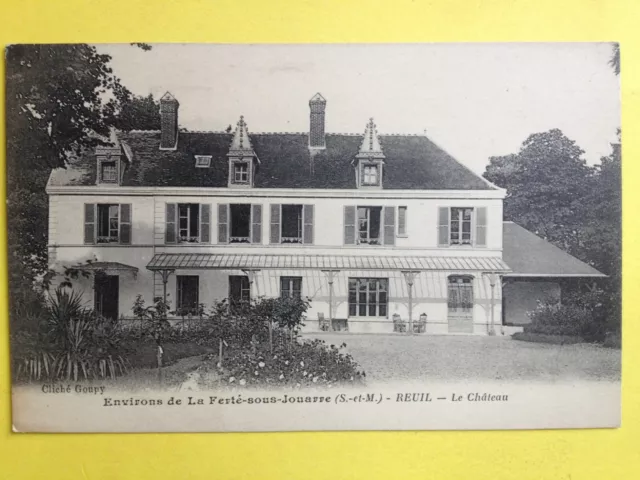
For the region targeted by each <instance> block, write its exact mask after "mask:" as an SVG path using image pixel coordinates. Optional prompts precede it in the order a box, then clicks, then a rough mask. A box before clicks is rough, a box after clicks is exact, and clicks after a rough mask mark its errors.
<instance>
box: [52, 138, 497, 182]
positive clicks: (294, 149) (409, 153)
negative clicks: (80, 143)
mask: <svg viewBox="0 0 640 480" xmlns="http://www.w3.org/2000/svg"><path fill="white" fill-rule="evenodd" d="M249 137H250V139H251V145H252V146H253V149H254V151H255V153H256V155H257V156H258V158H259V159H260V164H259V165H258V167H257V170H256V177H255V184H254V186H255V187H256V188H331V189H355V188H356V180H355V174H354V170H353V165H352V164H351V161H352V160H353V159H354V157H355V156H356V155H357V153H358V151H359V148H360V145H361V144H362V141H363V138H364V135H362V134H360V135H350V134H327V135H326V149H324V150H319V151H317V152H314V154H313V155H311V154H310V152H309V148H308V145H309V135H308V134H307V133H249ZM118 139H119V141H120V143H121V144H123V145H126V146H127V147H128V148H129V150H130V152H131V157H132V163H131V165H128V166H127V168H126V171H125V173H124V178H123V181H122V185H124V186H177V187H226V186H227V177H228V170H227V169H228V159H227V154H228V153H229V147H230V145H231V141H232V134H231V133H223V132H182V131H181V132H180V134H179V141H178V146H177V149H176V150H175V151H161V150H160V149H159V145H160V132H159V131H135V130H134V131H131V132H127V133H124V132H119V133H118ZM380 144H381V147H382V150H383V151H384V153H385V156H386V159H385V167H384V170H383V188H385V189H414V190H417V189H424V190H493V189H494V188H493V187H492V186H491V185H490V184H489V183H487V182H485V181H484V180H483V179H482V178H481V177H479V176H478V175H476V174H475V173H473V172H472V171H471V170H469V169H468V168H467V167H465V166H464V165H462V164H460V163H459V162H458V161H456V160H455V159H454V158H453V157H451V156H450V155H449V154H448V153H447V152H445V151H444V150H442V149H441V148H440V147H438V146H437V145H436V144H435V143H433V142H432V141H431V140H429V139H428V138H427V137H426V136H422V135H380ZM195 155H211V156H212V159H211V167H210V168H196V166H195V159H194V156H195ZM96 169H97V162H96V159H95V155H94V152H87V154H86V155H83V156H81V157H80V158H79V159H78V160H77V161H75V162H74V163H72V164H71V165H69V166H68V167H67V168H66V169H57V170H54V171H53V172H52V174H51V178H50V181H49V182H50V185H53V186H66V185H74V186H76V185H95V183H96Z"/></svg>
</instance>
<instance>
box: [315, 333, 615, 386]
mask: <svg viewBox="0 0 640 480" xmlns="http://www.w3.org/2000/svg"><path fill="white" fill-rule="evenodd" d="M305 337H306V338H319V339H322V340H324V341H325V342H327V344H334V345H341V344H342V343H346V344H347V348H346V352H348V353H350V354H351V355H352V356H353V358H354V360H355V361H356V362H358V364H359V365H360V366H361V367H362V368H363V369H364V370H365V372H366V374H367V381H368V382H371V381H374V382H378V381H379V382H388V381H427V380H431V381H433V380H438V381H446V382H460V381H467V380H471V381H475V380H479V381H482V380H497V381H508V382H511V381H516V382H517V381H525V382H527V381H528V382H531V381H541V382H546V383H549V382H566V381H568V380H570V381H581V380H589V381H593V380H604V381H619V379H620V365H621V363H620V350H615V349H609V348H604V347H600V346H598V345H591V344H576V345H562V346H561V345H548V344H542V343H530V342H523V341H518V340H512V339H511V338H510V337H488V336H453V335H451V336H447V335H438V336H426V335H425V336H404V335H362V334H324V333H321V334H313V335H311V334H309V335H306V336H305Z"/></svg>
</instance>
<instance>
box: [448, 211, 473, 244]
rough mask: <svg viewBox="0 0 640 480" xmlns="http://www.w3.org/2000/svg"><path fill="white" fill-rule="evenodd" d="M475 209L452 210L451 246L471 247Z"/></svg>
mask: <svg viewBox="0 0 640 480" xmlns="http://www.w3.org/2000/svg"><path fill="white" fill-rule="evenodd" d="M472 217H473V208H451V232H450V233H449V243H450V244H451V245H471V219H472Z"/></svg>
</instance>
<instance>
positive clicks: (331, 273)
mask: <svg viewBox="0 0 640 480" xmlns="http://www.w3.org/2000/svg"><path fill="white" fill-rule="evenodd" d="M321 272H322V273H324V274H325V275H326V276H327V283H328V284H329V325H330V326H331V327H333V280H334V278H335V275H336V274H337V273H339V272H340V270H321Z"/></svg>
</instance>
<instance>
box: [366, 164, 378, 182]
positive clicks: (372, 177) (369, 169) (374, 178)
mask: <svg viewBox="0 0 640 480" xmlns="http://www.w3.org/2000/svg"><path fill="white" fill-rule="evenodd" d="M379 184H380V180H379V175H378V166H377V165H371V164H365V165H363V167H362V185H379Z"/></svg>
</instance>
